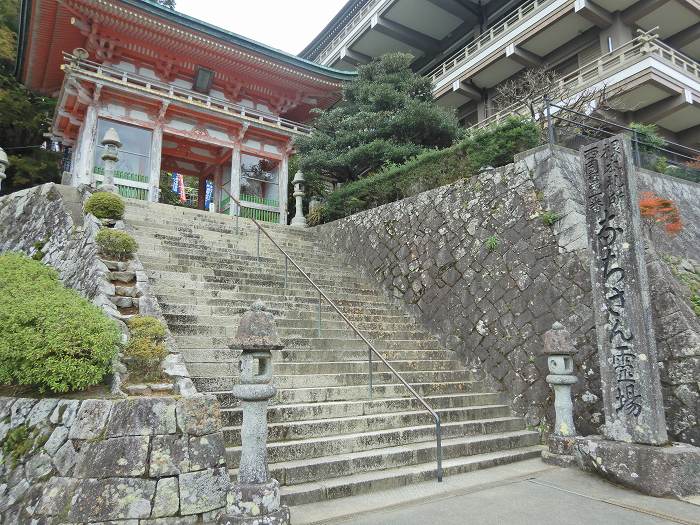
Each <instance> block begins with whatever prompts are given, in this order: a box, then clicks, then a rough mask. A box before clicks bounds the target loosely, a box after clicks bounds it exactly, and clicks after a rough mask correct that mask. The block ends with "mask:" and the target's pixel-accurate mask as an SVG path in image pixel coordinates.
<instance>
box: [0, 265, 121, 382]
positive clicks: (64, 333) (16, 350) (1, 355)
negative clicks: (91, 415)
mask: <svg viewBox="0 0 700 525" xmlns="http://www.w3.org/2000/svg"><path fill="white" fill-rule="evenodd" d="M119 341H120V332H119V329H118V327H117V326H116V324H115V323H114V322H113V321H112V320H111V319H109V318H108V317H106V316H105V314H104V313H103V312H102V310H100V309H99V308H97V307H96V306H94V305H92V304H90V302H89V301H87V300H86V299H84V298H83V297H81V296H80V295H78V294H77V293H76V292H75V291H73V290H70V289H67V288H66V287H65V286H63V284H62V283H61V282H60V281H59V280H58V275H57V273H56V272H55V271H54V270H52V269H51V268H48V267H47V266H45V265H43V264H41V263H40V262H37V261H33V260H32V259H30V258H28V257H26V256H24V255H21V254H17V253H9V254H5V255H0V384H8V385H10V384H11V385H32V386H35V387H37V388H38V389H39V390H40V391H42V392H43V391H46V390H50V391H52V392H68V391H72V390H83V389H85V388H87V387H89V386H91V385H95V384H98V383H99V382H100V381H102V378H103V377H104V375H105V374H106V373H107V372H108V371H109V367H110V362H111V359H112V357H113V356H114V355H115V353H116V351H117V346H118V344H119Z"/></svg>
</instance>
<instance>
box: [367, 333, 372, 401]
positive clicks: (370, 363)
mask: <svg viewBox="0 0 700 525" xmlns="http://www.w3.org/2000/svg"><path fill="white" fill-rule="evenodd" d="M367 352H368V353H369V359H368V361H367V362H368V363H369V400H370V401H372V348H370V347H369V346H368V347H367Z"/></svg>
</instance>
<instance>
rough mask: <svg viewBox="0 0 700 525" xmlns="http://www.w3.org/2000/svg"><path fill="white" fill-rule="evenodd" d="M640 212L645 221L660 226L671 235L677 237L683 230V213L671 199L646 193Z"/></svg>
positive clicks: (640, 201)
mask: <svg viewBox="0 0 700 525" xmlns="http://www.w3.org/2000/svg"><path fill="white" fill-rule="evenodd" d="M639 210H640V212H641V215H642V218H643V219H647V220H649V221H650V222H655V223H657V224H659V225H660V226H661V227H663V229H664V230H665V231H666V233H668V234H669V235H677V234H678V233H679V232H680V231H681V230H682V229H683V223H682V222H681V213H680V211H679V210H678V206H676V203H675V202H673V201H672V200H671V199H665V198H663V197H659V196H658V195H656V194H655V193H654V192H651V191H645V192H643V193H642V198H641V199H640V200H639Z"/></svg>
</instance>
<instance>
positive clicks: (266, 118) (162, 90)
mask: <svg viewBox="0 0 700 525" xmlns="http://www.w3.org/2000/svg"><path fill="white" fill-rule="evenodd" d="M63 56H64V60H65V64H63V65H62V66H61V68H62V69H63V70H64V71H65V72H66V74H74V75H79V76H82V77H84V78H87V79H91V80H94V81H97V82H103V83H104V82H110V83H112V84H115V85H119V86H122V87H125V88H128V89H132V90H135V91H139V92H143V93H146V94H148V95H151V96H157V97H159V98H162V99H164V100H170V101H173V102H180V103H183V104H187V105H191V106H196V107H199V108H203V109H207V110H210V111H214V112H217V113H221V114H224V115H227V116H231V117H235V118H237V119H239V120H241V121H244V122H249V123H251V124H258V125H263V126H266V127H270V128H275V129H279V130H282V131H285V132H287V133H293V134H300V135H307V134H309V133H310V132H311V128H310V127H309V126H305V125H304V124H300V123H299V122H294V121H292V120H287V119H285V118H282V117H280V116H278V115H274V114H272V113H266V112H263V111H258V110H256V109H250V108H247V107H245V106H243V105H241V104H237V103H235V102H231V101H229V100H225V99H220V98H216V97H212V96H209V95H203V94H201V93H197V92H196V91H193V90H191V89H186V88H181V87H178V86H174V85H172V84H168V83H167V82H161V81H160V80H156V79H153V78H149V77H145V76H142V75H138V74H136V73H130V72H127V71H123V70H121V69H118V68H114V67H111V66H104V65H102V64H99V63H97V62H92V61H90V60H82V59H79V58H77V57H76V56H74V55H71V54H69V53H64V54H63Z"/></svg>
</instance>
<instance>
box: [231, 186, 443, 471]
mask: <svg viewBox="0 0 700 525" xmlns="http://www.w3.org/2000/svg"><path fill="white" fill-rule="evenodd" d="M227 193H228V192H227ZM229 196H230V198H231V199H232V200H233V201H234V202H235V203H236V204H237V205H238V207H239V209H240V207H242V206H243V204H242V203H241V201H240V200H238V199H237V198H236V197H235V196H233V195H231V194H230V193H229ZM239 213H240V212H239ZM236 218H238V214H237V215H236ZM250 220H251V221H253V224H255V226H257V228H258V239H257V257H258V260H260V232H262V233H263V235H265V237H267V238H268V239H269V240H270V242H271V243H272V244H273V246H274V247H275V248H277V250H278V251H279V252H280V253H282V255H284V282H285V289H286V287H287V263H288V262H290V263H292V266H294V267H295V268H296V269H297V270H299V273H301V275H302V276H303V277H304V279H306V281H308V282H309V284H310V285H311V286H313V287H314V288H315V289H316V291H317V292H318V296H319V299H318V335H319V337H320V336H321V299H322V298H323V299H325V300H326V302H327V303H328V304H329V305H330V307H331V308H332V309H333V310H335V312H336V313H337V314H338V315H339V316H340V317H341V318H342V319H343V321H345V323H346V324H347V325H348V326H349V327H350V329H351V330H352V331H353V332H354V333H355V335H357V336H358V337H359V338H360V339H362V341H363V342H364V343H365V344H366V345H367V348H368V349H369V351H368V361H369V398H370V400H371V399H372V355H373V354H374V355H375V356H377V357H378V358H379V360H380V361H381V362H382V363H384V364H385V365H386V367H387V368H388V369H389V370H390V371H391V372H392V373H393V374H394V376H395V377H396V378H397V379H398V380H399V381H400V382H401V383H402V384H403V386H405V387H406V389H407V390H408V391H409V392H410V393H411V395H413V397H414V398H416V399H417V400H418V402H419V403H420V404H421V405H423V408H425V410H426V411H428V412H429V413H430V415H431V416H432V418H433V420H434V421H435V439H436V442H437V450H436V456H437V480H438V481H442V430H441V427H440V416H439V415H438V413H437V412H436V411H435V410H433V408H432V407H431V406H430V405H429V404H428V403H427V401H426V400H425V399H423V397H422V396H421V395H420V394H418V392H416V391H415V390H414V388H413V387H412V386H411V385H409V384H408V383H407V382H406V380H405V379H404V378H403V377H401V374H399V373H398V372H397V371H396V369H395V368H394V367H393V366H391V365H390V364H389V361H387V360H386V359H384V357H383V356H382V355H381V354H380V353H379V351H378V350H377V349H376V348H375V347H374V345H373V344H372V343H371V342H370V341H369V340H368V339H367V338H366V337H365V336H364V334H363V333H362V332H360V330H359V329H358V328H357V327H356V326H355V325H354V324H353V323H352V321H350V319H348V318H347V316H346V315H345V314H344V313H343V312H341V311H340V309H339V308H338V307H337V306H336V304H335V303H334V302H333V301H332V300H331V298H330V297H328V296H327V295H326V293H325V292H324V291H323V290H321V288H319V287H318V285H317V284H316V283H315V282H314V281H313V279H311V277H309V275H308V274H307V273H306V272H305V271H304V270H302V269H301V267H300V266H299V265H298V264H297V262H296V261H295V260H294V259H293V258H292V257H291V256H290V255H289V254H288V253H287V252H286V251H285V250H284V249H283V248H282V247H281V246H280V245H279V244H277V242H276V241H275V240H274V239H273V238H272V237H271V236H270V234H269V233H268V232H267V230H266V229H265V228H263V227H262V225H261V224H260V223H259V222H258V221H257V220H255V219H254V218H252V217H251V218H250Z"/></svg>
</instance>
